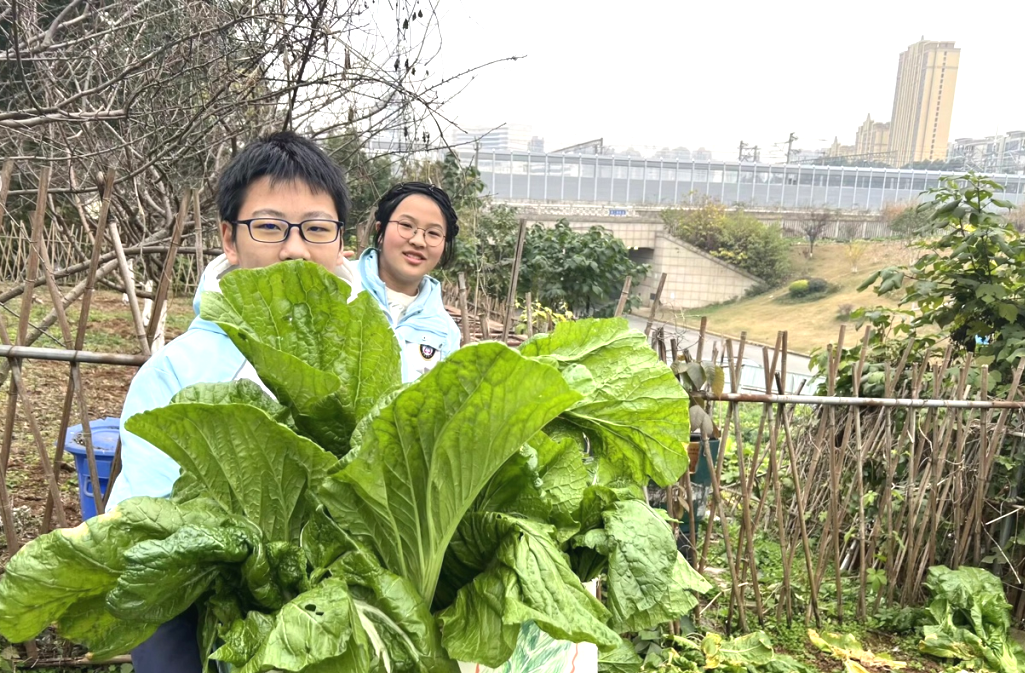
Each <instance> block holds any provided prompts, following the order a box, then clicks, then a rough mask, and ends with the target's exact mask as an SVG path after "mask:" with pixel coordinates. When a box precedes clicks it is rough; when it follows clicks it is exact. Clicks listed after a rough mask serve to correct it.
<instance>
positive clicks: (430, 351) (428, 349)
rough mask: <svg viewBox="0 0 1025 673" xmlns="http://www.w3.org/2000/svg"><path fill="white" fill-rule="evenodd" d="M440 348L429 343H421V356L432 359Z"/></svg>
mask: <svg viewBox="0 0 1025 673" xmlns="http://www.w3.org/2000/svg"><path fill="white" fill-rule="evenodd" d="M437 352H438V349H437V348H435V347H434V346H428V345H427V344H420V357H422V358H423V359H424V360H431V359H433V358H434V356H435V355H436V354H437Z"/></svg>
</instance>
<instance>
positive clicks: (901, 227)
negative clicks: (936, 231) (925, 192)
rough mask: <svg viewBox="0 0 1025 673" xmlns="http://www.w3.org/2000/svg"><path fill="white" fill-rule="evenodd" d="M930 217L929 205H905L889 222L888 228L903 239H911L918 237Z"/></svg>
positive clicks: (930, 208)
mask: <svg viewBox="0 0 1025 673" xmlns="http://www.w3.org/2000/svg"><path fill="white" fill-rule="evenodd" d="M931 217H932V207H931V206H926V207H921V206H916V205H913V204H911V205H907V206H905V207H904V210H902V211H901V212H900V213H899V214H898V215H897V216H896V217H895V218H893V221H891V222H890V230H891V231H892V232H893V233H894V234H896V235H897V236H899V237H900V238H901V239H903V240H904V241H912V240H914V239H916V238H918V236H919V234H921V232H922V230H923V228H924V227H926V226H927V225H928V224H929V220H930V219H931Z"/></svg>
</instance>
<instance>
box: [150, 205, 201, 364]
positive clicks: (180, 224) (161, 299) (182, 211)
mask: <svg viewBox="0 0 1025 673" xmlns="http://www.w3.org/2000/svg"><path fill="white" fill-rule="evenodd" d="M191 194H192V190H191V189H186V190H185V193H184V194H182V197H181V202H180V203H179V204H178V217H177V218H176V219H175V221H174V232H173V233H172V234H171V250H170V251H169V252H168V253H167V258H166V259H165V260H164V269H163V271H162V272H161V274H160V283H159V284H158V285H157V296H156V299H154V300H153V313H152V315H150V318H149V326H148V327H147V329H146V342H147V343H149V344H152V343H153V339H154V338H155V337H156V334H157V326H158V325H159V324H160V314H161V313H163V310H164V303H165V302H166V301H167V293H168V291H169V290H170V288H171V275H172V273H173V272H174V260H175V257H177V255H178V247H179V245H181V240H182V231H183V230H184V229H185V219H186V218H187V217H188V215H189V201H190V200H191ZM151 347H152V346H151Z"/></svg>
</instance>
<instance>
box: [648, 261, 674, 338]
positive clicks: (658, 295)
mask: <svg viewBox="0 0 1025 673" xmlns="http://www.w3.org/2000/svg"><path fill="white" fill-rule="evenodd" d="M667 276H668V274H667V273H664V272H663V273H662V276H661V277H659V279H658V289H657V290H655V298H654V299H653V300H652V301H651V315H650V316H648V324H647V325H646V326H645V327H644V336H650V335H651V326H652V325H653V324H654V322H655V318H656V316H658V307H659V304H660V303H661V301H662V288H664V287H665V286H666V277H667Z"/></svg>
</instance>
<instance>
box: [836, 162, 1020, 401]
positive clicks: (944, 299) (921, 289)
mask: <svg viewBox="0 0 1025 673" xmlns="http://www.w3.org/2000/svg"><path fill="white" fill-rule="evenodd" d="M1002 191H1003V187H1001V186H1000V185H999V184H997V183H996V182H994V181H993V180H991V179H989V178H987V177H985V176H982V175H978V174H975V173H969V174H966V175H961V176H958V177H951V178H944V179H943V180H942V184H941V186H940V187H939V188H936V189H933V190H930V192H929V193H930V194H931V195H932V199H931V200H930V201H928V202H926V203H924V204H922V205H921V206H920V207H919V211H920V214H923V215H928V217H927V218H925V219H924V220H920V221H919V222H918V224H917V225H916V226H917V227H918V228H917V230H916V231H915V234H916V235H917V239H916V241H915V243H914V245H915V247H918V248H920V249H921V250H922V255H921V256H920V257H919V258H918V260H917V261H916V262H915V263H914V264H912V265H910V266H892V267H887V268H885V269H882V270H880V271H877V272H876V273H874V274H872V275H871V276H869V277H868V278H867V279H866V280H865V282H864V283H862V285H861V287H860V288H859V290H864V289H867V288H869V287H873V286H874V287H873V289H874V291H875V292H876V294H879V295H896V296H897V297H899V302H900V305H901V307H902V310H898V311H892V310H887V309H874V310H873V311H871V312H864V311H862V312H859V313H855V315H854V317H855V318H856V319H860V320H859V327H860V322H864V321H866V320H871V321H873V322H875V323H880V322H882V323H885V324H888V325H892V329H891V330H890V331H891V334H890V335H888V337H887V338H886V340H887V341H888V343H884V342H883V339H884V337H883V335H880V336H879V337H878V338H877V339H875V340H873V342H872V343H871V344H870V345H871V347H872V349H873V352H872V353H871V354H870V357H869V358H868V362H869V363H870V366H869V367H868V368H867V371H866V374H867V375H873V374H876V372H877V368H875V367H872V366H871V365H872V363H875V362H876V361H877V360H879V359H880V358H879V357H877V356H882V355H887V356H891V357H892V353H893V352H894V351H896V352H897V353H898V357H899V354H900V353H901V352H902V351H903V346H904V344H905V343H906V342H907V341H908V340H909V339H922V338H923V337H931V339H932V341H933V342H935V341H936V340H937V339H945V338H949V339H950V341H952V342H953V343H954V344H955V345H956V346H957V350H956V352H955V356H956V358H958V359H960V358H961V357H962V356H963V354H964V353H965V352H973V353H974V354H975V357H974V363H975V364H976V365H977V366H981V365H989V367H990V375H989V380H990V385H991V387H992V388H993V389H994V390H991V391H990V392H994V391H996V390H997V389H998V388H999V386H1000V384H1003V387H1004V388H1006V387H1007V384H1008V383H1009V382H1010V374H1011V372H1013V371H1014V369H1015V367H1016V366H1017V364H1018V362H1019V361H1020V360H1021V358H1022V357H1023V356H1025V312H1023V311H1022V310H1021V307H1022V304H1023V300H1025V239H1023V238H1022V236H1021V234H1020V233H1019V231H1018V230H1017V229H1016V228H1015V226H1014V225H1013V224H1012V223H1011V222H1009V221H1008V218H1007V217H1006V211H1008V210H1009V209H1011V208H1013V207H1014V205H1013V204H1012V203H1010V202H1008V201H1004V200H1002V199H999V198H997V197H996V194H997V193H999V192H1002ZM1001 211H1004V212H1001ZM908 309H911V310H908ZM878 326H883V325H878V324H877V327H878ZM878 331H879V330H878V329H877V332H878ZM894 337H896V338H894ZM898 340H899V342H898ZM845 355H846V359H851V358H852V357H853V359H854V361H857V357H854V355H853V354H845ZM894 361H895V360H894V359H891V360H890V362H891V365H892V364H893V362H894ZM880 366H881V365H880ZM877 376H878V377H881V376H882V374H881V373H879V374H878V375H877ZM973 383H974V382H973ZM973 387H976V388H977V387H978V386H977V385H975V386H973Z"/></svg>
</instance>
